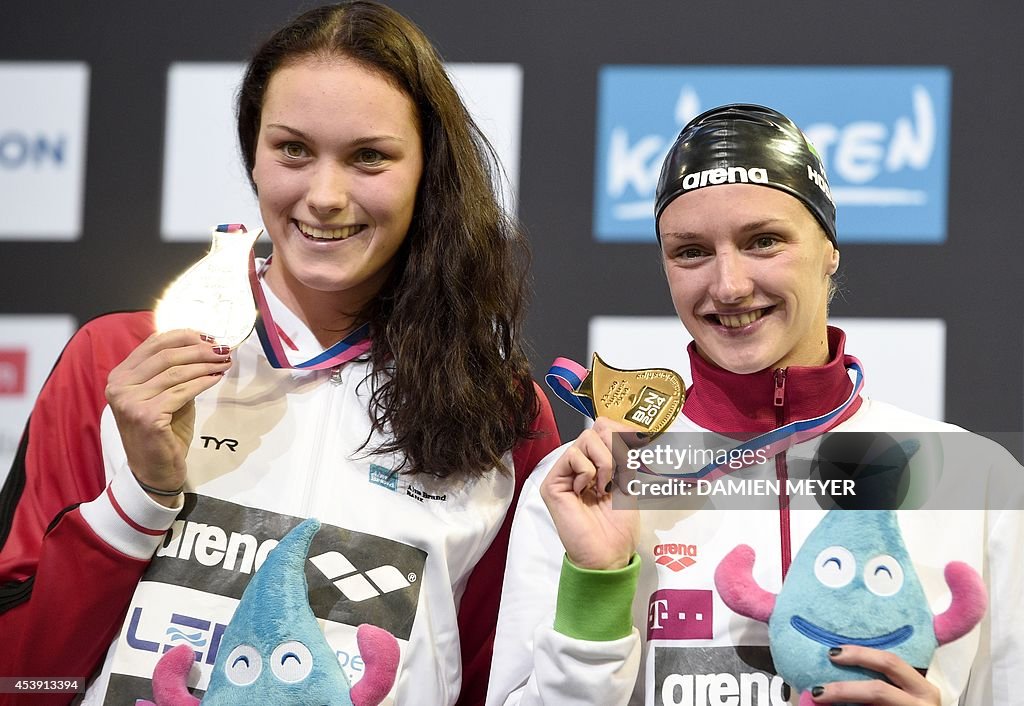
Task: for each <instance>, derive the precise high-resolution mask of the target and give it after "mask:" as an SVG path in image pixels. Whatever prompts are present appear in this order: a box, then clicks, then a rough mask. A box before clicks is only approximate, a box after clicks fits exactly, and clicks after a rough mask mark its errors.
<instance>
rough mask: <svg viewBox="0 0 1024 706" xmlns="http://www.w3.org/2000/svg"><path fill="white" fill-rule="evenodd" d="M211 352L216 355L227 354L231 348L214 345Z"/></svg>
mask: <svg viewBox="0 0 1024 706" xmlns="http://www.w3.org/2000/svg"><path fill="white" fill-rule="evenodd" d="M213 352H214V353H216V354H217V355H227V354H228V353H230V352H231V349H230V348H228V347H227V346H214V347H213Z"/></svg>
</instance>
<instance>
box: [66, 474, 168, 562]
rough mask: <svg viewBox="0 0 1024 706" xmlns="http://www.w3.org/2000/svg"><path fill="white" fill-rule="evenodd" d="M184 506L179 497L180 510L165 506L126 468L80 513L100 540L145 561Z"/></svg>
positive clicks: (158, 544) (80, 508)
mask: <svg viewBox="0 0 1024 706" xmlns="http://www.w3.org/2000/svg"><path fill="white" fill-rule="evenodd" d="M183 504H184V500H183V499H181V498H179V500H178V505H177V507H164V506H163V505H161V504H160V503H158V502H156V501H154V500H153V499H152V498H150V497H149V495H147V494H146V491H144V490H143V489H142V488H140V487H139V484H138V482H137V481H136V480H135V476H133V475H132V473H131V471H129V470H128V469H127V468H123V469H121V470H120V471H118V472H117V473H116V474H114V479H113V480H112V481H110V485H108V486H107V487H106V489H105V490H104V491H103V493H102V494H101V495H100V496H99V497H98V498H96V499H95V500H93V501H92V502H88V503H83V504H82V505H81V506H80V507H79V511H80V512H81V514H82V517H83V518H85V521H86V522H88V523H89V526H90V527H92V529H93V531H94V532H96V534H97V535H99V537H100V539H102V540H103V541H105V542H106V543H107V544H109V545H110V546H112V547H113V548H114V549H116V550H118V551H119V552H121V553H123V554H127V555H128V556H130V557H134V558H136V559H142V560H145V559H149V558H150V557H152V556H153V552H155V551H156V550H157V548H158V547H159V546H160V544H161V542H162V541H163V537H164V533H165V532H167V530H168V529H169V528H170V526H171V524H172V523H173V522H174V518H175V517H177V516H178V512H180V511H181V506H182V505H183Z"/></svg>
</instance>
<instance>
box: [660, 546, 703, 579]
mask: <svg viewBox="0 0 1024 706" xmlns="http://www.w3.org/2000/svg"><path fill="white" fill-rule="evenodd" d="M652 553H653V554H654V563H655V564H657V565H658V566H663V567H665V568H666V569H668V570H669V571H673V572H676V573H678V572H680V571H682V570H683V569H686V568H689V567H691V566H693V565H694V564H696V563H697V545H696V544H672V543H670V544H656V545H655V546H654V550H653V552H652Z"/></svg>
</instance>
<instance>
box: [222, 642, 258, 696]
mask: <svg viewBox="0 0 1024 706" xmlns="http://www.w3.org/2000/svg"><path fill="white" fill-rule="evenodd" d="M262 671H263V660H262V659H261V658H260V653H259V652H257V651H256V648H255V647H252V646H250V645H239V646H238V647H236V648H235V649H233V650H231V652H230V654H228V658H227V660H225V662H224V674H225V676H227V678H228V681H229V682H231V683H232V684H234V685H235V686H248V685H249V684H252V683H253V682H254V681H256V677H258V676H259V675H260V672H262Z"/></svg>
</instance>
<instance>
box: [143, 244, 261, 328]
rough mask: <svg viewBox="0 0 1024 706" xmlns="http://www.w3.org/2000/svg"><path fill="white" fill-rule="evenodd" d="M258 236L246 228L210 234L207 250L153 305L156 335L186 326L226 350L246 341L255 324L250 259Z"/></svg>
mask: <svg viewBox="0 0 1024 706" xmlns="http://www.w3.org/2000/svg"><path fill="white" fill-rule="evenodd" d="M261 233H263V229H262V228H260V229H257V230H255V231H253V232H251V233H249V232H246V231H245V229H244V227H239V229H238V230H234V231H232V232H218V231H217V230H214V231H213V233H212V236H213V244H212V245H211V246H210V252H209V253H207V254H206V256H205V257H203V259H201V260H200V261H199V262H197V263H196V264H194V265H192V267H190V268H189V269H187V270H185V272H183V273H182V274H181V275H179V276H178V278H177V279H175V280H174V281H173V282H172V283H171V284H170V286H168V287H167V290H166V291H165V292H164V294H163V296H162V297H161V298H160V301H159V302H157V305H156V308H155V312H154V313H155V318H156V327H157V331H159V332H163V331H170V330H172V329H178V328H189V329H193V330H194V331H199V332H200V333H204V334H206V335H208V336H212V337H213V339H214V340H215V341H216V342H217V344H218V345H222V346H228V347H229V348H235V347H237V346H238V345H239V344H241V343H242V341H244V340H245V339H246V338H248V336H249V334H250V333H252V329H253V325H254V324H255V322H256V304H255V301H254V300H253V295H252V289H251V287H250V285H249V258H250V252H251V251H252V246H253V243H255V242H256V239H257V238H259V236H260V234H261Z"/></svg>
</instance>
